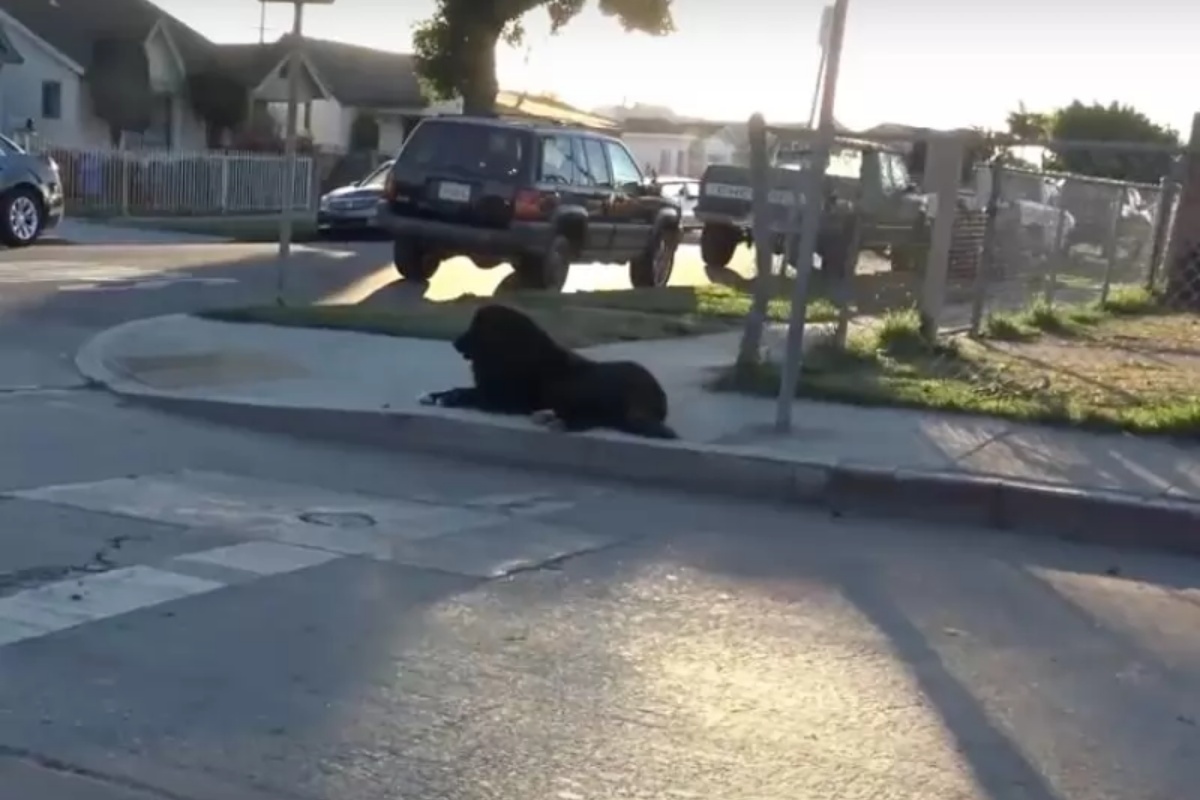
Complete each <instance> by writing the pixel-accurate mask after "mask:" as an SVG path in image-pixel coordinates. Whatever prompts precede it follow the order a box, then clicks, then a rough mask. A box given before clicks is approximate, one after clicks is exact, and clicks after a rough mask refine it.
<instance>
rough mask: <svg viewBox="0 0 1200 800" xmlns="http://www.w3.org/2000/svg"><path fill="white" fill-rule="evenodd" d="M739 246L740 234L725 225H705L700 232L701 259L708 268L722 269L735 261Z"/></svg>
mask: <svg viewBox="0 0 1200 800" xmlns="http://www.w3.org/2000/svg"><path fill="white" fill-rule="evenodd" d="M737 246H738V232H737V230H736V229H734V228H730V227H727V226H724V225H705V226H704V230H702V231H701V232H700V258H702V259H703V260H704V265H705V266H706V267H716V268H718V269H722V268H724V267H728V266H729V262H730V261H732V260H733V254H734V251H736V250H737Z"/></svg>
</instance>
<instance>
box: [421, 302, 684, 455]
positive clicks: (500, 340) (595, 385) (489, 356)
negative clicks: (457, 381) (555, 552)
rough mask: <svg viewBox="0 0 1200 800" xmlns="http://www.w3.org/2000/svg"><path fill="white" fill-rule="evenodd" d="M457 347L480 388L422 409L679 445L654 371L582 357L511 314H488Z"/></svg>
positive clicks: (439, 397) (485, 310)
mask: <svg viewBox="0 0 1200 800" xmlns="http://www.w3.org/2000/svg"><path fill="white" fill-rule="evenodd" d="M453 344H454V349H455V350H457V351H458V353H459V355H461V356H462V357H463V358H465V359H467V361H469V362H470V363H471V374H472V375H473V377H474V383H475V385H474V386H465V387H459V388H455V389H446V390H444V391H440V392H431V393H430V394H426V395H424V396H422V397H421V398H420V402H421V404H422V405H431V406H441V407H443V408H467V409H474V410H477V411H488V412H492V413H496V414H527V415H529V416H530V418H531V419H532V420H533V421H534V422H535V423H537V424H539V425H543V426H545V427H548V428H551V429H553V430H560V431H570V432H578V431H586V430H590V429H592V428H612V429H613V430H617V431H621V432H623V433H630V434H634V435H636V436H646V437H650V438H655V439H677V438H679V437H678V435H676V433H675V431H673V430H671V428H669V427H668V426H667V424H666V419H667V394H666V392H664V391H663V388H662V386H661V385H660V384H659V382H658V380H657V379H656V378H655V377H654V376H653V375H652V374H651V373H650V370H648V369H646V368H645V367H643V366H642V365H641V364H638V363H636V362H633V361H593V360H592V359H590V358H586V357H584V356H581V355H579V354H578V353H576V352H574V351H572V350H569V349H567V348H566V347H563V346H562V345H560V344H559V343H558V342H556V341H554V339H553V338H551V336H550V334H548V333H546V331H544V330H542V328H541V327H539V326H538V324H537V323H536V322H534V321H533V320H532V319H530V318H529V317H528V316H526V315H525V314H523V313H521V312H520V311H518V310H516V309H514V308H510V307H508V306H503V305H497V304H489V305H485V306H483V307H482V308H480V309H479V310H477V311H476V312H475V315H474V316H473V317H472V318H471V324H470V325H469V326H467V330H466V331H464V332H463V333H462V335H460V336H459V337H458V338H456V339H455V340H454V342H453Z"/></svg>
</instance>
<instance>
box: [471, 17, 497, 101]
mask: <svg viewBox="0 0 1200 800" xmlns="http://www.w3.org/2000/svg"><path fill="white" fill-rule="evenodd" d="M463 38H464V39H465V43H466V46H465V47H463V49H462V54H463V55H462V57H463V59H464V62H465V63H464V64H463V70H462V75H463V83H462V100H463V113H464V114H479V115H486V114H491V113H492V112H494V111H495V109H496V95H497V94H499V92H500V84H499V82H498V81H497V79H496V45H497V44H498V43H499V42H500V27H498V26H491V25H475V26H472V27H471V28H470V30H468V31H467V32H466V35H465V36H464V37H463Z"/></svg>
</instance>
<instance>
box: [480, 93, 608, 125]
mask: <svg viewBox="0 0 1200 800" xmlns="http://www.w3.org/2000/svg"><path fill="white" fill-rule="evenodd" d="M496 111H497V112H499V113H501V114H514V115H517V116H522V117H531V118H533V119H544V120H550V121H553V122H561V123H563V124H566V125H578V126H580V127H584V128H591V129H593V130H599V131H611V132H613V133H615V132H617V130H618V128H619V126H618V125H617V122H616V121H615V120H612V119H609V118H608V117H603V116H600V115H599V114H591V113H588V112H587V111H584V110H582V109H579V108H576V107H575V106H573V105H570V104H569V103H564V102H563V101H561V100H559V99H558V98H555V97H549V96H547V95H539V94H526V93H523V92H509V91H505V90H501V91H500V93H499V94H497V95H496Z"/></svg>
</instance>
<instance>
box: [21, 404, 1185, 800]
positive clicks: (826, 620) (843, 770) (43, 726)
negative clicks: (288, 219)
mask: <svg viewBox="0 0 1200 800" xmlns="http://www.w3.org/2000/svg"><path fill="white" fill-rule="evenodd" d="M0 435H3V437H4V441H5V443H6V445H7V446H6V447H5V448H4V449H3V451H2V453H0V492H3V494H4V498H5V499H4V501H3V502H0V549H2V552H3V553H4V558H3V564H4V573H5V574H4V577H3V580H0V676H3V677H2V680H3V692H0V786H3V787H4V789H3V792H0V794H3V796H5V797H8V796H12V797H37V798H40V799H42V800H68V798H70V799H71V800H74V798H98V799H99V800H134V798H143V799H151V798H158V799H159V800H166V799H167V798H173V799H175V800H178V799H179V798H186V800H209V799H210V798H211V799H212V800H235V799H236V800H250V799H251V798H268V797H270V798H305V799H308V798H321V799H322V800H324V799H326V798H328V799H329V800H333V799H334V798H337V800H358V799H359V798H361V799H362V800H367V798H383V797H412V798H430V799H431V800H433V798H439V799H440V798H448V797H454V798H476V797H477V798H485V797H486V798H522V800H523V799H524V798H530V797H546V798H568V799H569V798H611V797H646V798H651V797H653V798H662V797H677V798H701V797H730V798H780V800H783V799H784V798H797V797H805V798H830V799H831V800H833V798H839V799H840V798H880V797H882V798H897V799H898V800H899V799H902V800H927V799H928V798H930V797H939V798H955V799H956V800H985V799H986V800H995V799H999V798H1004V799H1005V800H1007V799H1008V798H1030V799H1032V800H1058V798H1064V799H1066V798H1070V799H1071V800H1074V799H1076V798H1078V800H1084V799H1085V798H1087V800H1118V798H1120V800H1167V798H1180V797H1188V796H1191V792H1192V787H1193V786H1194V785H1195V781H1196V779H1197V777H1198V776H1197V771H1196V764H1197V756H1200V752H1198V750H1200V738H1198V737H1197V733H1196V724H1197V720H1200V694H1198V693H1197V681H1196V675H1197V667H1198V666H1200V647H1197V643H1196V637H1195V636H1194V631H1195V630H1196V629H1197V625H1200V610H1198V609H1197V606H1196V602H1195V595H1196V591H1197V589H1196V587H1197V586H1198V585H1200V569H1198V568H1197V566H1196V564H1195V563H1194V562H1191V561H1183V560H1172V559H1167V558H1161V557H1156V556H1152V555H1146V554H1134V553H1116V552H1112V551H1106V550H1103V549H1098V548H1087V549H1085V548H1081V547H1076V546H1071V545H1067V544H1061V543H1051V542H1044V541H1036V540H1030V539H1023V538H1009V537H1005V536H1001V535H995V534H987V533H983V532H980V531H974V530H962V529H956V528H949V527H947V528H927V527H926V528H922V527H916V526H911V525H904V524H888V523H886V522H882V523H870V522H864V521H861V520H849V519H840V518H834V517H830V516H828V515H825V514H820V513H807V512H798V511H796V510H785V509H774V508H770V507H766V506H753V507H752V506H743V505H738V504H731V503H721V502H713V501H708V500H705V499H703V498H697V497H686V496H678V495H670V494H656V493H650V492H641V491H637V490H635V489H631V488H628V487H617V486H608V485H598V484H587V483H581V482H576V481H572V480H569V479H566V478H561V477H554V476H544V475H537V476H533V475H528V474H524V473H520V472H498V471H490V470H484V469H478V468H474V467H471V466H466V465H461V464H449V463H443V462H438V461H434V460H427V459H419V458H414V457H410V456H405V455H402V454H391V455H389V454H381V453H376V452H360V451H355V450H350V449H342V448H338V447H332V446H328V445H316V444H311V443H305V442H303V441H299V440H290V439H284V438H273V437H267V436H261V435H256V434H251V433H246V432H241V431H232V430H225V429H221V428H214V427H208V426H204V425H200V424H193V423H187V422H183V421H180V420H177V419H172V418H168V417H162V416H158V415H155V414H151V413H148V412H146V411H142V410H135V409H129V408H122V407H120V406H119V405H117V404H116V403H114V402H113V401H112V400H111V399H109V398H107V397H106V396H104V395H102V394H99V393H92V392H82V391H79V392H66V393H62V394H60V395H58V396H55V397H51V396H37V395H30V394H25V395H10V396H8V397H5V398H3V399H0Z"/></svg>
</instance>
